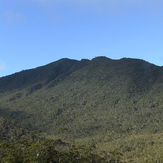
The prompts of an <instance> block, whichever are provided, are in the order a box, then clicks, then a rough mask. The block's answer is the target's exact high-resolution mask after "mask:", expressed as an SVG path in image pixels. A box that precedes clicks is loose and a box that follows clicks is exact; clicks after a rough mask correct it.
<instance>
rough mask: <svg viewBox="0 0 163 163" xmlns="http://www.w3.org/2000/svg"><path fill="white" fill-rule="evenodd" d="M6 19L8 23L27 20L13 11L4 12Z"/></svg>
mask: <svg viewBox="0 0 163 163" xmlns="http://www.w3.org/2000/svg"><path fill="white" fill-rule="evenodd" d="M4 17H5V20H6V21H7V22H8V23H15V22H25V20H26V17H25V15H23V14H22V13H19V12H16V11H11V10H9V11H6V12H4Z"/></svg>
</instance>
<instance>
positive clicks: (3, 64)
mask: <svg viewBox="0 0 163 163" xmlns="http://www.w3.org/2000/svg"><path fill="white" fill-rule="evenodd" d="M5 69H6V64H5V63H3V62H0V71H2V70H5Z"/></svg>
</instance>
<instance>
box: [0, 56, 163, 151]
mask: <svg viewBox="0 0 163 163" xmlns="http://www.w3.org/2000/svg"><path fill="white" fill-rule="evenodd" d="M162 99H163V67H160V66H156V65H153V64H151V63H148V62H146V61H143V60H139V59H131V58H123V59H120V60H112V59H109V58H107V57H96V58H94V59H92V60H87V59H83V60H81V61H77V60H71V59H61V60H59V61H56V62H53V63H50V64H48V65H45V66H42V67H38V68H35V69H31V70H26V71H22V72H19V73H15V74H13V75H10V76H6V77H3V78H0V117H3V118H5V119H8V120H11V121H14V122H15V123H17V124H21V126H22V127H24V128H28V129H30V130H32V131H36V132H39V133H42V134H43V135H44V136H47V137H51V138H58V137H59V138H63V139H66V140H76V141H77V142H80V143H81V142H82V143H84V142H92V140H93V142H96V143H99V140H100V141H102V142H101V144H103V146H104V141H107V142H108V141H109V140H112V139H113V138H116V140H117V141H119V139H120V137H124V139H125V138H126V137H130V136H133V135H152V134H158V135H159V134H161V133H162V132H163V100H162ZM158 135H157V136H158ZM137 138H138V137H137ZM139 138H140V137H139ZM101 139H103V140H101ZM105 139H106V140H105ZM129 139H130V140H132V139H133V138H131V137H130V138H129ZM134 140H135V139H134ZM119 144H120V143H119ZM99 148H100V147H99ZM120 149H122V148H120Z"/></svg>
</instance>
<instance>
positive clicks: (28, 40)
mask: <svg viewBox="0 0 163 163" xmlns="http://www.w3.org/2000/svg"><path fill="white" fill-rule="evenodd" d="M96 56H107V57H109V58H113V59H118V58H122V57H130V58H140V59H145V60H147V61H149V62H152V63H154V64H157V65H161V66H162V65H163V2H162V1H161V0H0V76H4V75H7V74H11V73H14V72H17V71H20V70H23V69H29V68H33V67H37V66H40V65H44V64H47V63H49V62H52V61H55V60H58V59H60V58H73V59H81V58H93V57H96Z"/></svg>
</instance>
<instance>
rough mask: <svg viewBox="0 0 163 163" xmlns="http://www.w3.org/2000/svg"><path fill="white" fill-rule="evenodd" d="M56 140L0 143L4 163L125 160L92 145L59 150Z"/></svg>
mask: <svg viewBox="0 0 163 163" xmlns="http://www.w3.org/2000/svg"><path fill="white" fill-rule="evenodd" d="M54 144H55V142H54V141H52V140H51V141H46V142H38V143H35V144H29V143H28V142H27V143H25V142H24V143H23V144H6V143H1V144H0V155H1V162H2V163H76V162H78V163H112V162H116V161H117V162H118V163H122V162H123V161H121V160H120V158H116V154H114V157H113V155H112V157H111V156H109V155H107V154H105V153H103V154H102V153H100V154H98V153H97V152H96V149H95V148H92V147H86V146H82V147H76V146H72V147H70V148H69V149H68V150H66V151H61V150H58V149H57V148H56V147H55V145H54Z"/></svg>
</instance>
